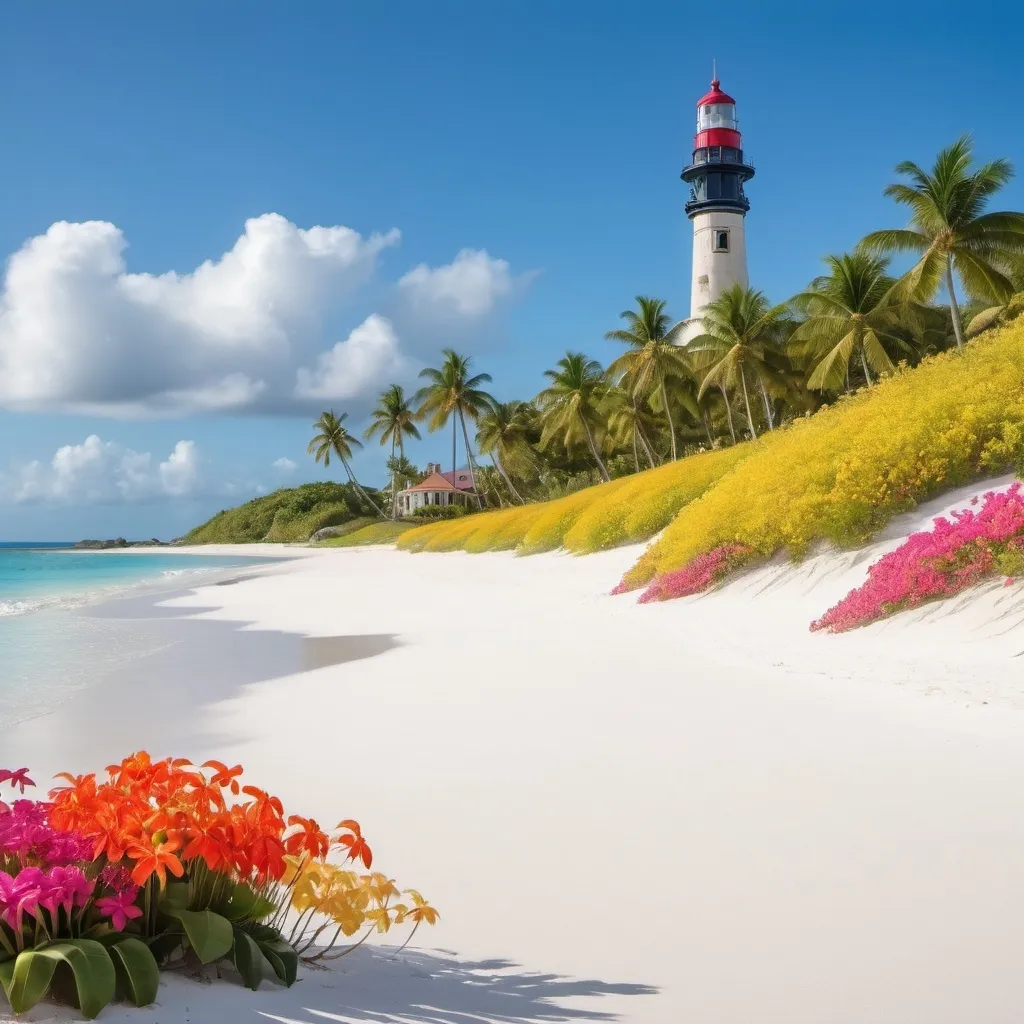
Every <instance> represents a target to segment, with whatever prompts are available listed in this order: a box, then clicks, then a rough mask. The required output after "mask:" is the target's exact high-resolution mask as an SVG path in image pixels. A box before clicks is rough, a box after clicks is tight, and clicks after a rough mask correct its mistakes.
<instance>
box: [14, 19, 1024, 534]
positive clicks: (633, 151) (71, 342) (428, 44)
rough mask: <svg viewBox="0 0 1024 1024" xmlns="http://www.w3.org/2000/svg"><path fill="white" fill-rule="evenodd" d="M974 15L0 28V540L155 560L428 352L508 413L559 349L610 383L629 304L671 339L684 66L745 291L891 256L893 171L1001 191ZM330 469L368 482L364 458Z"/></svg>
mask: <svg viewBox="0 0 1024 1024" xmlns="http://www.w3.org/2000/svg"><path fill="white" fill-rule="evenodd" d="M995 8H997V10H995V9H993V8H992V6H991V5H990V7H989V8H987V9H986V19H985V25H984V27H983V29H982V28H978V29H977V31H976V34H975V35H971V34H970V32H969V31H968V26H967V25H966V23H965V21H964V18H965V15H964V9H963V7H962V6H954V5H952V4H932V5H929V6H928V7H927V14H925V13H923V11H924V8H923V7H921V8H920V9H919V10H918V11H914V12H910V11H905V10H904V9H903V5H896V4H889V5H884V6H883V5H882V4H877V5H870V4H860V5H858V7H857V9H856V14H855V17H853V16H851V15H849V14H846V13H839V12H840V8H834V10H835V12H836V13H835V14H831V13H829V11H830V9H829V8H827V7H822V6H820V5H819V6H817V7H816V8H815V13H814V14H809V13H808V12H809V11H810V8H809V7H804V6H802V5H801V6H792V7H789V8H787V7H786V6H785V5H763V4H757V5H755V4H746V3H733V4H731V5H729V6H728V8H727V9H726V8H723V9H722V12H721V13H720V14H710V13H705V11H706V10H707V7H706V5H702V6H700V7H697V6H695V5H683V4H675V3H673V4H653V3H641V2H635V3H631V4H629V5H626V4H624V3H609V2H594V0H590V2H586V3H583V2H576V0H561V2H559V3H551V4H541V3H521V2H520V3H509V2H500V3H498V2H496V3H488V4H473V3H470V2H469V0H465V2H460V3H453V2H437V0H435V2H434V3H431V4H429V5H428V4H416V3H412V2H408V3H394V4H392V3H383V2H382V3H376V4H346V3H330V2H325V3H319V2H313V0H308V2H306V3H303V4H299V5H287V6H286V5H282V4H279V3H262V2H247V3H242V2H237V3H234V2H221V3H217V4H208V3H198V2H180V3H176V4H173V5H153V4H147V5H140V4H137V3H122V2H115V0H108V2H107V3H104V4H102V5H90V6H89V8H88V9H86V7H85V6H84V5H71V4H62V5H57V4H53V3H35V4H28V3H23V4H18V5H5V6H4V10H3V12H2V13H0V129H2V137H3V140H4V144H3V156H2V158H0V253H2V254H3V256H4V258H5V259H7V260H8V264H7V267H8V271H7V277H6V279H5V284H4V291H3V297H2V298H0V371H2V374H3V377H2V378H0V405H2V407H3V408H2V409H0V539H44V538H77V537H78V536H82V535H91V536H95V535H104V536H108V535H114V534H124V535H129V536H138V537H141V536H153V535H156V536H162V537H170V536H174V535H177V534H179V533H181V532H183V531H184V530H185V529H187V528H188V527H189V526H190V525H192V524H194V523H195V522H196V521H198V520H200V519H203V518H205V517H206V516H207V515H208V514H210V513H211V512H213V511H216V510H217V509H218V508H222V507H226V506H228V505H231V504H235V503H236V502H237V501H238V500H241V499H243V498H245V497H248V496H251V495H252V494H253V493H256V491H257V490H258V489H260V488H263V489H272V488H273V487H274V486H277V485H279V484H282V483H289V484H290V483H296V482H299V481H301V480H305V479H315V478H321V477H323V476H324V474H323V472H322V471H318V470H317V469H316V468H315V467H314V466H313V465H312V464H311V460H309V459H308V458H307V457H306V456H305V455H304V450H305V444H306V441H307V440H308V437H309V433H310V431H309V424H310V422H311V421H312V419H313V418H314V417H313V416H311V415H310V414H309V413H310V410H311V409H313V408H314V407H316V406H317V405H318V404H319V405H322V406H332V405H333V406H334V407H335V408H336V409H338V410H341V409H344V408H349V409H350V410H351V412H352V419H353V421H354V422H355V424H356V425H357V426H358V427H360V429H361V427H362V426H363V424H364V419H363V416H364V413H365V409H366V408H367V407H368V404H369V403H370V402H371V401H372V398H373V393H374V392H375V390H376V383H377V382H378V378H380V379H383V378H384V377H388V375H389V374H391V375H394V374H398V375H401V374H405V375H406V376H407V377H409V376H410V375H411V377H414V376H415V370H416V368H417V367H418V366H420V365H422V364H423V363H424V362H427V363H429V362H430V361H431V358H432V355H433V354H434V353H436V351H437V350H438V349H439V348H440V347H441V345H442V344H444V343H446V342H448V341H451V342H452V343H454V344H456V346H457V347H460V348H463V349H465V350H466V351H469V352H472V354H473V356H474V359H475V360H476V363H477V365H478V367H479V368H480V369H481V370H488V371H489V372H491V373H492V375H493V376H494V380H495V383H494V387H493V390H494V392H495V393H497V394H498V395H499V396H501V397H512V396H521V397H528V396H530V395H532V394H534V393H535V392H536V391H537V390H539V388H540V386H541V373H542V371H543V370H544V369H545V368H546V367H548V366H550V365H552V364H553V363H554V362H555V361H556V360H557V359H558V358H559V356H560V355H561V354H562V353H563V352H564V351H565V350H566V349H567V348H573V349H584V350H586V351H587V352H589V353H590V354H592V355H593V356H595V357H597V358H599V359H601V360H602V361H607V360H608V359H609V358H611V356H612V355H613V353H614V349H613V348H612V346H611V345H610V344H609V343H607V342H604V341H603V340H602V336H603V334H604V332H605V331H606V330H608V329H610V328H612V327H614V326H615V325H616V318H617V315H618V313H619V311H620V310H622V309H623V308H625V307H626V306H628V305H630V304H631V302H632V298H633V296H634V295H636V294H637V293H640V292H645V293H653V294H656V295H659V296H662V297H664V298H666V299H667V300H668V301H669V304H670V311H671V312H673V313H675V314H676V315H678V316H683V315H685V314H686V312H687V310H688V303H689V294H688V292H689V260H690V225H689V222H688V221H687V220H686V218H685V216H684V214H683V210H682V207H683V203H684V201H685V198H686V189H685V186H684V185H683V184H682V182H680V181H679V170H680V168H681V166H682V164H683V163H684V161H685V158H686V157H687V156H688V151H689V149H690V146H691V141H692V134H693V121H694V104H695V101H696V100H697V98H698V97H699V96H700V95H701V94H702V93H703V92H704V91H705V89H706V88H707V84H708V80H709V78H710V70H711V60H712V58H713V57H714V58H717V60H718V69H719V74H720V78H721V80H722V85H723V88H724V89H725V90H726V91H728V92H729V93H730V94H732V95H733V96H735V97H736V99H737V101H738V110H739V116H740V124H741V128H742V129H743V132H744V141H745V147H746V150H747V152H748V154H749V155H750V156H751V157H752V159H753V160H754V162H755V164H756V165H757V176H756V178H755V179H754V180H753V182H751V183H750V185H749V186H748V188H747V192H748V195H749V197H750V200H751V212H750V214H749V216H748V219H747V244H748V251H749V263H750V276H751V283H752V284H753V285H755V286H756V287H759V288H762V289H764V290H765V291H767V292H768V293H769V294H770V295H771V296H773V297H774V298H777V299H782V298H785V297H786V296H787V295H789V294H792V293H793V292H795V291H797V290H799V289H800V288H801V287H803V286H804V285H805V284H806V282H807V281H808V280H809V279H810V278H811V277H812V276H814V275H815V274H816V273H817V272H818V268H819V261H820V258H821V256H822V255H823V254H825V253H828V252H835V251H842V250H844V249H846V248H849V247H850V246H852V245H853V244H854V243H855V242H856V241H857V240H858V238H860V237H861V236H862V235H863V234H864V233H866V232H867V231H869V230H872V229H875V228H878V227H884V226H898V225H902V224H903V222H904V215H903V213H902V212H901V211H900V210H898V209H896V208H894V207H893V206H892V205H891V204H890V203H889V202H888V201H887V200H885V199H884V198H883V197H882V195H881V190H882V188H883V186H884V185H885V184H886V183H887V182H889V181H891V180H893V175H892V166H893V165H894V164H895V163H896V162H897V161H898V160H901V159H905V158H909V159H914V160H917V161H919V162H925V163H927V162H930V160H931V159H932V157H933V156H934V154H935V152H936V151H937V150H938V149H939V148H940V147H941V146H943V145H945V144H947V143H949V142H950V141H952V140H953V139H954V138H955V137H956V136H957V135H958V134H960V133H961V132H964V131H971V132H972V133H973V135H974V138H975V145H976V152H977V154H978V156H979V157H980V158H983V159H987V158H990V157H993V156H997V155H1002V156H1007V157H1009V158H1010V159H1011V160H1013V161H1014V163H1015V164H1016V165H1017V166H1018V167H1024V136H1022V135H1021V133H1020V132H1019V131H1018V130H1017V123H1018V121H1019V117H1020V111H1021V109H1022V108H1024V77H1022V76H1021V75H1020V74H1019V72H1017V71H1015V69H1014V66H1013V64H1012V62H1010V61H1005V60H999V59H997V58H998V52H999V47H998V46H994V45H993V33H994V32H995V26H996V25H999V26H1000V27H999V32H1000V33H1001V34H1002V36H1003V37H1005V38H1015V37H1016V35H1017V34H1019V31H1020V28H1021V22H1022V21H1024V16H1021V15H1019V14H1016V13H1014V11H1013V7H1012V5H1010V4H1009V3H1002V2H1000V3H997V4H996V5H995ZM972 31H973V30H972ZM1000 205H1001V206H1003V207H1009V208H1016V209H1021V208H1024V182H1022V181H1020V180H1015V181H1014V183H1013V184H1012V185H1011V187H1010V188H1009V189H1007V191H1006V193H1005V196H1004V199H1003V202H1002V203H1001V204H1000ZM268 214H277V215H279V217H278V218H276V219H274V218H267V217H265V215H268ZM256 218H263V219H261V220H256V221H254V222H253V224H254V226H253V227H252V228H251V229H250V230H248V231H247V228H246V222H247V221H248V220H250V219H256ZM63 221H66V222H70V224H71V225H78V227H74V228H72V229H68V230H65V229H59V230H58V229H53V228H51V225H54V224H57V223H59V222H63ZM87 222H94V223H93V226H92V227H85V228H83V227H81V225H85V224H87ZM95 222H100V224H99V226H97V225H96V223H95ZM317 225H320V226H324V227H327V228H335V227H336V228H342V227H344V228H348V229H351V231H349V232H336V233H335V234H333V235H330V236H329V238H327V240H326V241H325V240H324V237H321V236H312V235H306V234H304V233H303V232H305V231H306V230H307V229H309V228H312V227H314V226H317ZM392 229H397V232H398V233H400V238H399V237H397V236H396V235H391V236H388V235H387V233H388V232H389V231H391V230H392ZM48 232H49V234H48ZM352 232H357V233H358V236H359V237H357V236H356V235H354V234H353V233H352ZM375 233H376V234H377V235H378V236H379V237H378V238H377V240H376V241H374V240H373V237H372V236H374V234H375ZM240 237H241V238H242V246H241V248H237V243H239V239H240ZM33 239H35V240H36V241H35V242H33V243H31V244H29V243H30V241H31V240H33ZM40 239H43V241H42V242H41V241H39V240H40ZM26 245H28V248H26ZM122 245H126V246H127V247H126V248H123V249H122ZM233 249H235V256H234V257H233V259H231V260H228V261H227V263H224V264H221V262H220V261H221V260H222V257H223V255H224V254H225V253H228V252H230V251H231V250H233ZM467 250H468V251H469V252H468V254H466V255H464V257H463V259H462V260H461V261H460V259H459V253H460V252H464V251H467ZM325 252H327V255H326V256H325ZM12 256H13V257H14V258H13V259H11V257H12ZM119 260H123V266H121V265H120V264H119V263H118V261H119ZM204 261H212V264H213V265H212V270H210V269H209V268H208V269H207V270H206V271H201V272H200V274H199V275H198V277H197V278H196V279H193V278H190V277H187V275H191V274H192V273H193V272H194V271H195V270H196V268H197V267H200V266H201V265H202V264H203V263H204ZM417 267H419V268H421V269H420V270H419V271H416V272H414V273H413V274H412V276H411V277H406V275H409V274H410V272H411V271H414V268H417ZM239 268H241V269H239ZM171 271H173V272H176V273H177V274H178V275H179V277H178V278H177V279H174V278H168V277H159V276H154V277H148V278H140V277H137V276H136V277H134V278H131V280H129V281H120V280H118V278H119V277H120V276H123V275H124V274H128V275H166V274H167V273H168V272H171ZM403 278H404V279H405V281H404V283H402V284H400V282H402V281H403ZM129 293H130V294H129ZM126 295H128V298H126ZM268 296H269V298H268ZM4 304H6V306H5V305H4ZM253 309H258V310H259V315H258V316H257V315H256V314H252V315H250V312H251V310H253ZM4 317H6V321H7V322H6V325H5V323H4ZM367 325H369V326H367ZM361 328H363V329H364V330H363V333H362V334H358V335H353V334H352V332H353V331H359V330H360V329H361ZM353 338H355V343H354V344H353V343H352V342H353ZM211 339H213V341H211ZM336 344H337V345H338V346H339V347H338V349H337V350H335V349H334V346H335V345H336ZM211 345H212V346H213V347H214V348H216V352H215V354H214V355H211V354H210V348H211ZM5 346H6V352H5ZM360 346H362V347H360ZM357 350H358V351H357ZM332 351H335V352H336V355H337V360H338V362H337V365H335V363H332V362H331V359H330V358H328V356H329V354H330V353H331V352H332ZM359 353H363V355H361V356H360V355H359ZM332 358H333V357H332ZM325 359H326V360H327V361H326V362H325ZM5 360H6V362H5ZM233 360H235V362H233ZM353 360H355V361H354V362H353ZM360 360H363V362H360ZM236 363H237V365H236ZM392 370H393V371H394V372H393V373H392ZM301 373H305V374H306V377H305V378H301V377H300V376H298V375H300V374H301ZM344 374H349V375H350V377H351V379H352V380H354V381H355V383H354V384H352V386H351V387H348V385H347V384H345V383H344V382H342V383H341V384H339V380H340V378H341V375H344ZM296 380H299V381H300V384H299V385H296V383H295V382H296ZM302 380H305V382H306V383H305V385H303V384H301V381H302ZM360 382H365V386H363V384H360ZM357 385H358V386H357ZM303 387H304V388H305V392H304V394H305V397H304V398H301V399H300V398H296V397H295V396H296V395H297V394H299V392H302V389H303ZM332 389H333V390H332ZM236 391H237V392H238V394H236ZM324 396H326V397H324ZM210 409H214V410H216V411H213V412H210V411H204V410H210ZM93 436H95V437H96V438H99V439H100V440H98V441H97V440H93V441H90V442H88V443H87V439H88V438H90V437H93ZM180 442H186V444H184V445H182V444H180ZM61 449H63V450H64V451H63V454H62V455H61V456H59V457H58V458H57V461H56V463H55V462H54V459H55V455H57V453H58V451H59V450H61ZM446 450H447V445H446V439H443V438H437V437H435V438H431V439H428V440H425V441H424V443H423V444H421V445H417V446H416V447H415V448H414V450H413V451H412V452H410V454H411V455H412V457H413V458H414V460H416V461H417V462H419V463H421V464H422V463H424V462H426V461H427V460H429V459H433V458H443V457H444V452H445V451H446ZM172 453H174V454H173V455H172ZM281 459H287V460H291V462H294V463H295V467H294V468H289V467H288V466H287V465H285V466H284V468H283V469H282V468H280V466H279V467H278V468H275V467H274V465H273V464H274V463H275V462H277V461H278V460H281ZM446 461H447V460H446ZM356 465H357V469H358V471H359V473H360V475H361V476H363V477H365V478H366V480H367V481H368V482H371V483H372V482H381V481H382V480H383V475H384V474H383V468H382V465H383V459H382V456H381V453H380V450H379V449H377V448H376V446H373V447H369V446H368V448H367V450H366V451H365V452H364V453H362V454H361V455H360V456H359V458H358V460H357V463H356ZM332 471H333V467H332Z"/></svg>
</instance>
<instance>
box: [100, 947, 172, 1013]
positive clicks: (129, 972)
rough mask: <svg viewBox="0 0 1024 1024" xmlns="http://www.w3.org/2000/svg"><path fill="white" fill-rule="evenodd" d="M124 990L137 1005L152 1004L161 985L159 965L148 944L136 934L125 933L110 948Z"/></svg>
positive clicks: (121, 987)
mask: <svg viewBox="0 0 1024 1024" xmlns="http://www.w3.org/2000/svg"><path fill="white" fill-rule="evenodd" d="M109 953H110V959H111V960H113V962H114V969H115V971H116V972H117V980H118V983H119V986H120V989H121V991H122V992H123V993H124V994H125V995H127V997H128V999H130V1000H131V1002H133V1003H134V1004H135V1005H136V1006H149V1004H150V1003H152V1002H154V1001H155V1000H156V994H157V990H158V989H159V988H160V968H159V967H157V964H156V958H155V957H154V956H153V954H152V952H151V951H150V949H149V947H148V946H147V945H146V944H145V943H144V942H142V941H140V940H139V939H136V938H134V937H133V936H131V935H129V936H124V937H122V938H121V940H120V941H119V942H116V943H114V944H113V945H112V946H111V947H110V949H109Z"/></svg>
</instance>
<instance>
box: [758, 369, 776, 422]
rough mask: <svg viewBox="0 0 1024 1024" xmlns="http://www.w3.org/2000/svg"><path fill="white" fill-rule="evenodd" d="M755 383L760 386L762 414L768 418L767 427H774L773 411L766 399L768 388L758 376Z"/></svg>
mask: <svg viewBox="0 0 1024 1024" xmlns="http://www.w3.org/2000/svg"><path fill="white" fill-rule="evenodd" d="M757 383H758V384H759V385H760V388H761V398H762V400H763V401H764V414H765V416H766V417H767V419H768V429H769V430H774V429H775V413H774V412H773V411H772V403H771V402H769V401H768V390H767V388H765V386H764V381H763V380H762V379H761V378H760V377H758V378H757Z"/></svg>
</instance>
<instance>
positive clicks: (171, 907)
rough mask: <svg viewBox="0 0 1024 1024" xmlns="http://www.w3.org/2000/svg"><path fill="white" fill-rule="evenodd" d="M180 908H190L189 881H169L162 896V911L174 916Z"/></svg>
mask: <svg viewBox="0 0 1024 1024" xmlns="http://www.w3.org/2000/svg"><path fill="white" fill-rule="evenodd" d="M179 910H188V882H168V883H167V886H166V888H165V889H164V892H163V895H162V896H161V897H160V912H161V913H162V914H166V915H167V916H168V917H174V916H175V915H176V914H177V912H178V911H179Z"/></svg>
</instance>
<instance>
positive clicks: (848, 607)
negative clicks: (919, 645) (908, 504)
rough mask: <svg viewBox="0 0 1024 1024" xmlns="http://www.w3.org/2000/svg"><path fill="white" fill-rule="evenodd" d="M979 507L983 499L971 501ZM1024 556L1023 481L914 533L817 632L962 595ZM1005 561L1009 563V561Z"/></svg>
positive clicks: (816, 626) (881, 561)
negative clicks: (975, 506)
mask: <svg viewBox="0 0 1024 1024" xmlns="http://www.w3.org/2000/svg"><path fill="white" fill-rule="evenodd" d="M971 504H972V505H977V500H975V501H972V502H971ZM1000 558H1003V559H1009V563H1010V564H1013V563H1014V562H1017V563H1018V564H1019V561H1020V560H1021V558H1024V495H1022V494H1021V485H1020V484H1019V483H1015V484H1013V485H1012V486H1011V487H1009V488H1008V489H1007V490H1005V491H999V492H995V491H990V492H989V493H988V494H985V495H983V497H982V499H981V507H980V508H978V510H977V511H974V509H971V508H968V509H963V510H960V511H957V512H953V513H952V515H951V516H950V517H949V518H946V517H945V516H939V517H938V518H937V519H935V520H934V522H933V523H932V528H931V529H930V530H922V531H920V532H918V533H914V534H911V535H910V536H909V537H908V538H907V539H906V540H905V541H904V542H903V543H902V544H901V545H900V546H899V547H898V548H896V549H895V550H894V551H890V552H889V554H887V555H885V556H884V557H882V558H880V559H879V560H878V561H877V562H875V564H874V565H872V566H871V567H870V568H869V569H868V578H867V580H866V582H865V583H864V584H862V585H861V586H860V587H857V588H856V589H854V590H851V591H850V593H849V594H847V595H846V597H844V598H843V599H842V600H841V601H840V602H839V603H838V604H836V605H834V606H833V607H832V608H830V609H829V610H828V611H827V612H826V613H825V614H824V615H823V616H822V617H821V618H820V619H817V620H815V621H814V622H812V623H811V629H812V630H821V629H825V630H828V631H829V632H832V633H841V632H843V631H845V630H848V629H853V628H855V627H857V626H864V625H867V623H869V622H875V621H876V620H878V619H881V618H885V617H886V616H888V615H892V614H894V613H895V612H898V611H902V610H903V609H906V608H916V607H917V606H918V605H921V604H923V603H925V602H926V601H933V600H936V599H938V598H943V597H949V596H951V595H953V594H959V593H960V592H961V591H963V590H966V589H967V588H968V587H971V586H974V585H975V584H976V583H979V582H981V581H982V580H983V579H986V578H989V577H991V576H993V575H995V574H996V572H997V565H998V564H999V561H998V560H999V559H1000ZM1002 564H1004V565H1005V564H1007V563H1006V562H1005V561H1004V562H1003V563H1002Z"/></svg>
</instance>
